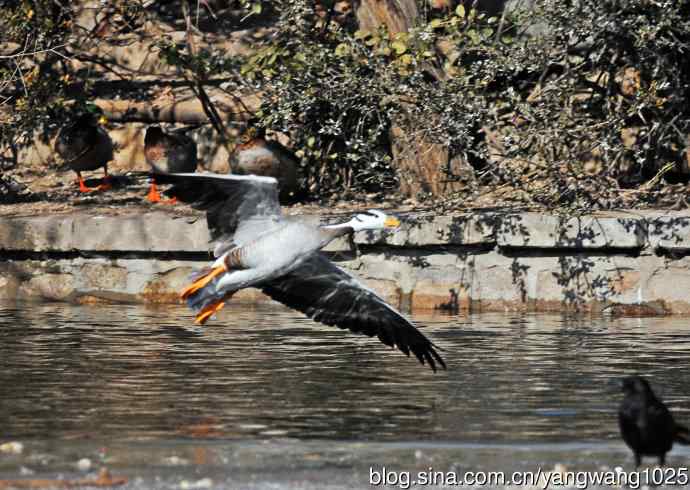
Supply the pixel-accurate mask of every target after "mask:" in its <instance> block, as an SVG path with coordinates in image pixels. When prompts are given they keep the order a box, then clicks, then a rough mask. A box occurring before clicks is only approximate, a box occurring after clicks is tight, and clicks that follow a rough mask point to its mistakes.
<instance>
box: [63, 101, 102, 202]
mask: <svg viewBox="0 0 690 490" xmlns="http://www.w3.org/2000/svg"><path fill="white" fill-rule="evenodd" d="M103 120H104V118H103V116H101V118H100V119H99V118H97V116H96V114H94V113H91V112H86V113H84V114H81V115H80V116H78V117H77V118H76V119H75V120H74V121H73V122H71V123H70V124H68V125H67V126H64V127H63V128H62V129H61V130H60V132H59V133H58V135H57V138H56V139H55V151H56V152H57V153H58V155H60V157H61V158H62V159H63V161H64V162H65V163H64V165H62V167H61V169H62V168H64V167H69V168H70V169H72V170H74V171H75V172H76V174H77V179H78V183H79V190H80V191H81V192H92V191H98V190H101V191H105V190H108V189H110V181H109V179H110V177H109V176H108V162H109V161H110V160H112V159H113V142H112V140H111V139H110V136H108V133H106V131H105V130H104V129H103V128H102V127H101V126H100V123H101V122H102V121H103ZM101 167H103V171H104V176H103V182H102V183H101V184H100V185H99V186H98V187H87V186H86V184H85V183H84V179H83V178H82V176H81V172H85V171H90V170H97V169H99V168H101Z"/></svg>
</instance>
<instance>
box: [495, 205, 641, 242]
mask: <svg viewBox="0 0 690 490" xmlns="http://www.w3.org/2000/svg"><path fill="white" fill-rule="evenodd" d="M646 228H647V227H646V221H645V220H644V219H642V218H639V217H631V216H629V215H620V216H616V215H610V216H607V215H602V216H590V215H588V216H581V217H570V218H567V217H559V216H555V215H548V214H542V213H522V214H515V215H509V216H505V217H503V218H502V219H501V220H500V223H499V224H498V228H497V230H496V235H497V242H498V245H499V246H501V247H516V248H523V247H528V248H559V249H562V248H566V249H567V248H572V249H604V248H642V247H644V246H645V244H646V239H647V229H646Z"/></svg>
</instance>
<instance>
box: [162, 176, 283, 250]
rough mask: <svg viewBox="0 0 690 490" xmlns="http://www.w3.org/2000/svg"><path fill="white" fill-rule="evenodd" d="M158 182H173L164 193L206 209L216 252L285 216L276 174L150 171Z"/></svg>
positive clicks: (256, 232)
mask: <svg viewBox="0 0 690 490" xmlns="http://www.w3.org/2000/svg"><path fill="white" fill-rule="evenodd" d="M151 176H152V177H153V178H155V180H156V182H159V183H163V184H174V185H173V187H171V188H170V189H168V190H167V191H165V194H166V195H168V196H171V197H176V198H177V199H178V200H180V201H182V202H185V203H190V204H192V206H193V207H194V208H196V209H203V210H206V221H207V222H208V229H209V232H210V233H211V238H212V239H213V240H215V241H216V242H217V243H218V245H217V246H216V250H215V251H214V253H215V254H216V256H218V255H220V254H222V253H223V251H225V250H227V248H228V247H229V246H231V245H230V244H231V242H232V244H235V245H241V244H242V243H246V242H248V241H251V240H252V239H253V238H255V237H256V236H258V235H259V234H261V233H264V232H266V231H268V230H270V229H271V228H273V227H274V226H276V225H277V224H278V223H279V222H280V221H281V219H282V216H281V211H280V203H279V202H278V181H277V180H276V179H274V178H273V177H260V176H257V175H223V174H199V173H188V174H151Z"/></svg>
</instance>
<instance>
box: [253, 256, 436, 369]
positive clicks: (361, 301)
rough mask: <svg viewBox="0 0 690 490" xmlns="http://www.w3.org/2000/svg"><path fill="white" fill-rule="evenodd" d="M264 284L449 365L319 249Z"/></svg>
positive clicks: (335, 320)
mask: <svg viewBox="0 0 690 490" xmlns="http://www.w3.org/2000/svg"><path fill="white" fill-rule="evenodd" d="M262 290H263V292H264V293H266V294H267V295H269V296H270V297H271V298H273V299H275V300H276V301H280V302H281V303H283V304H285V305H287V306H289V307H290V308H294V309H296V310H299V311H301V312H303V313H305V314H306V315H308V316H309V317H310V318H313V319H314V320H316V321H318V322H321V323H325V324H326V325H335V326H337V327H339V328H343V329H345V328H347V329H349V330H351V331H353V332H357V333H363V334H365V335H368V336H370V337H373V336H374V335H375V336H377V337H378V338H379V340H380V341H381V342H383V343H384V344H386V345H389V346H395V347H397V348H398V349H400V350H401V351H402V352H404V353H405V354H407V355H408V356H409V355H410V352H412V353H413V354H414V355H415V356H416V357H417V359H419V361H420V362H421V363H422V364H425V363H428V364H429V366H430V367H431V369H433V370H434V371H436V364H437V363H438V364H439V365H440V366H442V367H443V368H444V369H445V367H446V364H445V363H444V362H443V359H442V358H441V356H440V355H439V354H438V353H437V352H436V349H435V346H434V344H432V343H431V341H429V339H427V338H426V337H425V336H424V335H423V334H422V333H421V332H420V331H419V330H417V328H416V327H415V326H414V325H413V324H412V323H410V322H409V321H408V320H407V319H406V318H405V317H403V316H402V315H401V314H400V313H398V312H397V311H396V310H395V309H394V308H392V307H391V306H389V305H388V304H386V302H385V301H383V299H381V298H380V297H379V296H378V295H376V293H374V292H373V291H371V290H370V289H368V288H366V287H365V286H363V285H362V284H361V283H359V282H358V281H357V280H356V279H355V278H354V277H352V276H351V275H350V274H348V273H347V272H345V271H343V270H342V269H340V268H339V267H337V266H336V265H335V264H333V263H332V262H331V261H330V260H328V259H327V258H326V257H324V256H323V255H321V254H320V253H315V254H313V255H312V256H310V257H309V258H308V259H307V260H305V261H304V262H303V263H302V264H301V265H300V266H299V267H297V268H296V269H294V270H293V271H291V272H289V273H288V274H285V275H284V276H281V277H279V278H277V279H274V280H272V281H270V282H269V283H268V284H265V285H264V286H263V287H262Z"/></svg>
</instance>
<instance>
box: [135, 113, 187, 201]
mask: <svg viewBox="0 0 690 490" xmlns="http://www.w3.org/2000/svg"><path fill="white" fill-rule="evenodd" d="M144 155H145V156H146V163H148V164H149V167H151V170H152V171H153V172H154V174H168V173H188V172H194V171H196V166H197V156H196V143H195V142H194V140H193V139H192V138H190V137H189V136H187V135H185V134H182V133H180V132H176V133H175V132H173V133H166V132H164V131H163V130H162V129H161V128H160V127H159V126H151V127H150V128H148V129H147V130H146V135H145V136H144ZM147 199H148V200H149V201H151V202H162V203H166V204H173V203H174V202H175V199H171V200H168V201H163V200H162V199H161V196H160V193H159V192H158V188H157V187H156V177H155V176H153V177H151V188H150V189H149V193H148V195H147Z"/></svg>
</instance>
